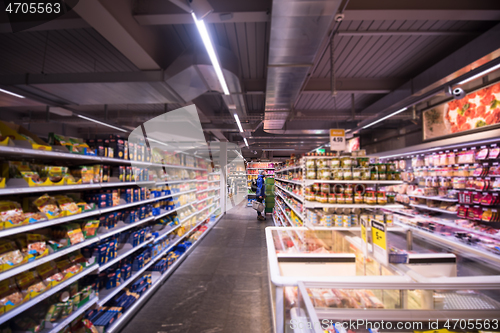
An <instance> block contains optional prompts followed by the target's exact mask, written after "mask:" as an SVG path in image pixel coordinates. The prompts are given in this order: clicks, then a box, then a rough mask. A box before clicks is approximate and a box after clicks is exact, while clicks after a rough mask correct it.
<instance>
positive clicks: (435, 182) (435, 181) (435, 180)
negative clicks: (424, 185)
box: [431, 177, 439, 187]
mask: <svg viewBox="0 0 500 333" xmlns="http://www.w3.org/2000/svg"><path fill="white" fill-rule="evenodd" d="M431 187H439V180H438V178H437V177H433V178H432V180H431Z"/></svg>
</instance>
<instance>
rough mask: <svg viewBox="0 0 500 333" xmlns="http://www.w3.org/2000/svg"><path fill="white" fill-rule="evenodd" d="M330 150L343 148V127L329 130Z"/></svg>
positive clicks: (341, 149)
mask: <svg viewBox="0 0 500 333" xmlns="http://www.w3.org/2000/svg"><path fill="white" fill-rule="evenodd" d="M330 150H337V151H343V150H345V130H343V129H331V130H330Z"/></svg>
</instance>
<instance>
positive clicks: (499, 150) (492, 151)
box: [488, 147, 500, 159]
mask: <svg viewBox="0 0 500 333" xmlns="http://www.w3.org/2000/svg"><path fill="white" fill-rule="evenodd" d="M499 154H500V148H498V147H495V148H491V149H490V154H489V156H488V158H489V159H497V158H498V155H499Z"/></svg>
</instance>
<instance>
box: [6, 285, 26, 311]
mask: <svg viewBox="0 0 500 333" xmlns="http://www.w3.org/2000/svg"><path fill="white" fill-rule="evenodd" d="M21 303H23V295H22V294H21V292H20V291H19V288H18V287H17V284H16V282H15V280H14V279H13V278H8V279H5V280H3V281H0V306H1V307H6V309H5V310H7V311H8V310H10V309H11V308H13V307H15V306H17V305H19V304H21Z"/></svg>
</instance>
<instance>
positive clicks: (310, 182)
mask: <svg viewBox="0 0 500 333" xmlns="http://www.w3.org/2000/svg"><path fill="white" fill-rule="evenodd" d="M316 183H325V184H372V185H397V184H403V181H402V180H321V179H306V180H305V185H306V186H308V185H313V184H316Z"/></svg>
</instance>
